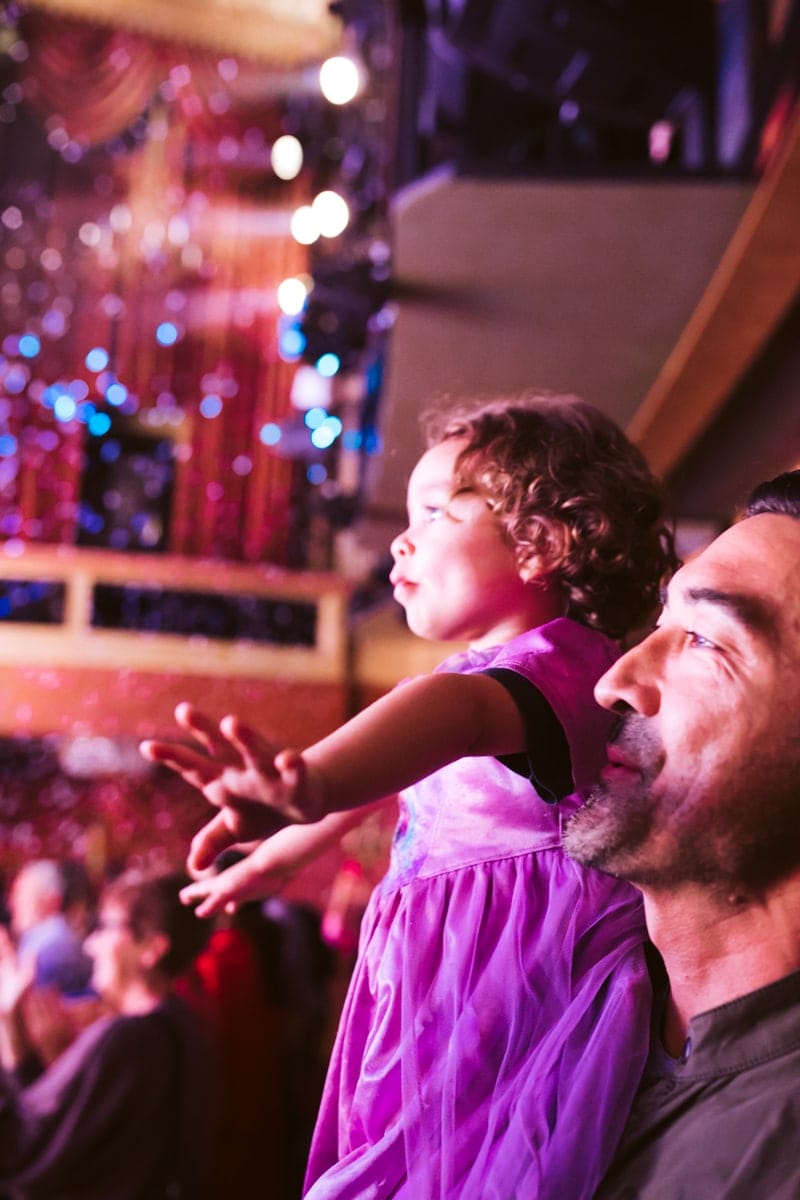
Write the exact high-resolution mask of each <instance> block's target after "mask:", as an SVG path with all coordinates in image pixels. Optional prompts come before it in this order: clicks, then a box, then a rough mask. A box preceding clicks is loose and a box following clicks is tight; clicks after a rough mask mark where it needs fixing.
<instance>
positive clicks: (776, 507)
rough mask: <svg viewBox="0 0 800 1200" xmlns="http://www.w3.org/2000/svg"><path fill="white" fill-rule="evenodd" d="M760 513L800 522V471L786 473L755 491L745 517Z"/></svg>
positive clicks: (761, 485)
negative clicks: (772, 514)
mask: <svg viewBox="0 0 800 1200" xmlns="http://www.w3.org/2000/svg"><path fill="white" fill-rule="evenodd" d="M759 513H775V514H776V515H778V516H784V517H794V518H795V519H796V520H800V471H784V473H783V474H782V475H776V476H775V478H774V479H768V480H766V481H765V482H764V483H760V484H759V485H758V487H756V488H754V489H753V491H752V492H751V493H750V498H749V499H748V501H747V505H746V506H745V510H744V515H745V516H746V517H756V516H758V514H759Z"/></svg>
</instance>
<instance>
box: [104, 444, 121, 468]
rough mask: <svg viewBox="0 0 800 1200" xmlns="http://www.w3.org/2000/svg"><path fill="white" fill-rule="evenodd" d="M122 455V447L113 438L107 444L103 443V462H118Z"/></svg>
mask: <svg viewBox="0 0 800 1200" xmlns="http://www.w3.org/2000/svg"><path fill="white" fill-rule="evenodd" d="M121 453H122V447H121V446H120V444H119V442H117V441H114V439H113V438H109V440H108V441H107V442H103V445H102V446H101V447H100V457H101V458H102V460H103V462H107V463H111V462H116V461H117V459H118V458H119V456H120V454H121Z"/></svg>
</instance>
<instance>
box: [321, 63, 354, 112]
mask: <svg viewBox="0 0 800 1200" xmlns="http://www.w3.org/2000/svg"><path fill="white" fill-rule="evenodd" d="M319 86H320V90H321V92H322V94H323V96H324V97H325V99H326V100H327V101H328V102H329V103H330V104H349V103H350V101H351V100H353V99H355V97H356V96H357V95H358V90H359V88H360V86H361V76H360V73H359V70H358V67H357V66H356V64H355V63H354V62H353V60H352V58H347V57H346V56H345V55H343V54H337V55H334V56H333V57H332V58H328V59H326V60H325V62H324V63H323V64H322V66H321V67H320V71H319Z"/></svg>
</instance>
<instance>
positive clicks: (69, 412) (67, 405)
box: [53, 392, 78, 421]
mask: <svg viewBox="0 0 800 1200" xmlns="http://www.w3.org/2000/svg"><path fill="white" fill-rule="evenodd" d="M77 411H78V406H77V404H76V403H75V401H74V400H73V399H72V396H70V395H68V394H67V393H66V392H61V394H60V395H59V397H58V399H57V400H56V402H55V404H54V405H53V412H54V414H55V418H56V420H57V421H71V420H72V419H73V418H74V416H75V414H76V412H77Z"/></svg>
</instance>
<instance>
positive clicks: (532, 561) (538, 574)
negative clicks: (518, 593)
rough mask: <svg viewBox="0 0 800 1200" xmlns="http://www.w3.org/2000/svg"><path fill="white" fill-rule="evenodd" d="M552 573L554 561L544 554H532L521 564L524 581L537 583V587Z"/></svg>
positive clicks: (520, 571) (521, 576)
mask: <svg viewBox="0 0 800 1200" xmlns="http://www.w3.org/2000/svg"><path fill="white" fill-rule="evenodd" d="M552 574H553V567H552V563H551V562H550V559H549V558H548V557H547V555H544V554H532V555H530V557H529V558H526V559H525V561H524V562H522V563H520V566H519V577H520V579H521V580H522V582H523V583H532V584H536V586H537V587H542V586H543V585H544V584H545V582H546V581H547V580H548V578H549V577H550V576H552Z"/></svg>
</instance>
